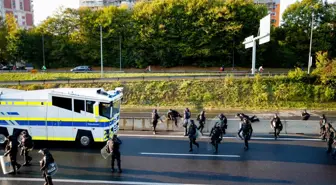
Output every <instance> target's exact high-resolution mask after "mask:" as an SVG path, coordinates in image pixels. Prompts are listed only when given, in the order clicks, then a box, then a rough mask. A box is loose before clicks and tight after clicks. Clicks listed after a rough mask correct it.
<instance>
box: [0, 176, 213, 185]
mask: <svg viewBox="0 0 336 185" xmlns="http://www.w3.org/2000/svg"><path fill="white" fill-rule="evenodd" d="M0 181H25V182H44V179H42V178H14V177H8V178H7V177H0ZM53 182H63V183H64V182H65V183H83V184H120V185H206V184H181V183H180V184H178V183H158V182H131V181H100V180H77V179H53Z"/></svg>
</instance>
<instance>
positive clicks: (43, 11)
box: [33, 0, 336, 25]
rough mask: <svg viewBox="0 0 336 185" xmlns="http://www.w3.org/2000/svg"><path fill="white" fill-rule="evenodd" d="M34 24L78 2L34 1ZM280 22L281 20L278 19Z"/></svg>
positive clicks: (285, 3) (283, 5)
mask: <svg viewBox="0 0 336 185" xmlns="http://www.w3.org/2000/svg"><path fill="white" fill-rule="evenodd" d="M296 1H297V0H281V5H280V16H281V15H282V13H283V12H284V10H285V9H286V8H287V6H288V5H290V4H292V3H294V2H296ZM328 2H336V0H328ZM33 4H34V24H35V25H38V24H39V23H41V22H42V21H43V20H45V19H46V18H47V17H48V16H51V15H52V14H53V13H54V12H55V11H56V10H57V9H58V8H59V7H61V6H63V7H65V8H78V7H79V0H34V2H33ZM280 20H281V19H280Z"/></svg>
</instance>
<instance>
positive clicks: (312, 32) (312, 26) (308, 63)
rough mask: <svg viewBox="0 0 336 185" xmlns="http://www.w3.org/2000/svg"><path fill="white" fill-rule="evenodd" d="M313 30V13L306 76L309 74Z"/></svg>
mask: <svg viewBox="0 0 336 185" xmlns="http://www.w3.org/2000/svg"><path fill="white" fill-rule="evenodd" d="M313 28H314V12H313V13H312V22H311V33H310V46H309V58H308V74H309V73H310V67H311V66H312V63H313V61H312V56H311V50H312V45H313Z"/></svg>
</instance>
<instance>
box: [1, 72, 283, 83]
mask: <svg viewBox="0 0 336 185" xmlns="http://www.w3.org/2000/svg"><path fill="white" fill-rule="evenodd" d="M280 74H283V73H272V74H266V75H267V76H274V75H280ZM264 75H265V74H264ZM233 76H234V77H245V76H250V77H253V76H251V75H247V74H233ZM226 77H227V75H226V74H221V75H190V76H142V77H118V78H95V79H61V80H57V79H56V80H24V81H0V85H45V84H78V83H108V82H129V81H170V80H196V79H199V80H201V79H223V78H226Z"/></svg>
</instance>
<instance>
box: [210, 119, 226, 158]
mask: <svg viewBox="0 0 336 185" xmlns="http://www.w3.org/2000/svg"><path fill="white" fill-rule="evenodd" d="M221 135H222V128H221V125H220V123H216V124H215V126H214V127H213V128H212V129H211V132H210V137H211V144H212V145H213V146H214V147H215V152H214V153H217V152H218V144H219V143H220V142H221V141H222V139H223V138H222V137H221Z"/></svg>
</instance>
